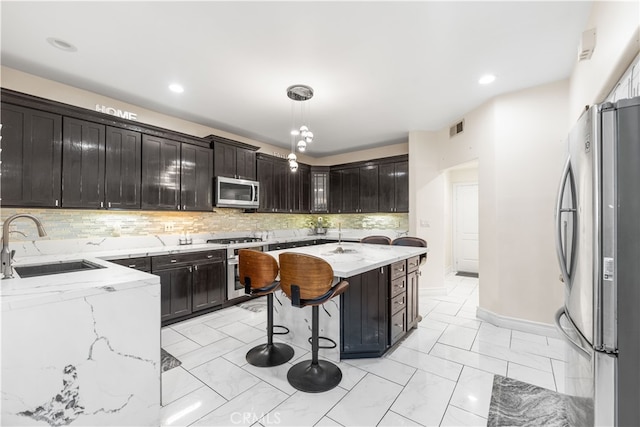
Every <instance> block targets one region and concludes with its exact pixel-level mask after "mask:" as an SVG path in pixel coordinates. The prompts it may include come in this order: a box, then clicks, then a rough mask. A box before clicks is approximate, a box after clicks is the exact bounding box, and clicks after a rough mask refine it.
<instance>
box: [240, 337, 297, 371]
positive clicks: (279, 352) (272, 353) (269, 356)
mask: <svg viewBox="0 0 640 427" xmlns="http://www.w3.org/2000/svg"><path fill="white" fill-rule="evenodd" d="M292 357H293V348H291V346H288V345H287V344H283V343H280V342H276V343H273V344H260V345H257V346H255V347H253V348H252V349H251V350H249V351H248V352H247V356H246V358H247V362H249V364H251V365H253V366H259V367H261V368H266V367H269V366H278V365H282V364H283V363H287V362H288V361H289V360H291V358H292Z"/></svg>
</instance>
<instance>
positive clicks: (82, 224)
mask: <svg viewBox="0 0 640 427" xmlns="http://www.w3.org/2000/svg"><path fill="white" fill-rule="evenodd" d="M17 213H29V214H32V215H35V216H36V217H37V218H38V219H40V221H42V224H43V225H44V228H45V230H46V231H47V235H48V236H49V238H50V239H56V240H60V239H78V238H87V237H89V238H93V237H118V236H126V237H131V236H147V235H151V234H179V233H182V232H188V233H192V234H196V233H226V232H235V231H247V232H255V231H267V230H286V229H301V228H306V227H307V226H308V223H309V222H310V221H312V220H314V219H316V218H317V217H319V216H321V217H323V218H325V219H327V220H328V221H329V224H330V227H329V228H338V226H339V225H340V226H341V227H342V228H343V229H397V230H407V229H408V228H409V215H408V214H406V213H396V214H388V213H384V214H383V213H380V214H339V215H338V214H336V215H333V214H313V215H312V214H265V213H245V212H243V211H242V210H241V209H228V208H216V209H215V210H214V211H213V212H156V211H107V210H84V209H31V208H2V210H1V211H0V219H1V220H2V222H3V223H4V221H5V220H6V219H7V218H8V217H10V216H11V215H14V214H17ZM10 231H11V240H14V241H15V240H33V239H37V238H38V237H37V236H38V234H37V230H36V227H35V225H34V224H33V222H31V221H29V220H24V219H18V220H16V221H14V222H13V223H12V224H11V229H10Z"/></svg>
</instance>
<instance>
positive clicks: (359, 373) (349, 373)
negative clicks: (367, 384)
mask: <svg viewBox="0 0 640 427" xmlns="http://www.w3.org/2000/svg"><path fill="white" fill-rule="evenodd" d="M336 365H338V368H340V371H342V381H340V385H339V387H341V388H343V389H345V390H351V389H353V387H355V386H356V384H358V383H359V382H360V381H362V379H363V378H364V377H365V375H367V371H364V370H362V369H360V368H356V367H355V366H353V365H349V364H348V363H345V362H344V361H341V362H338V363H336Z"/></svg>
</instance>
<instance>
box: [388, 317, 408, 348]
mask: <svg viewBox="0 0 640 427" xmlns="http://www.w3.org/2000/svg"><path fill="white" fill-rule="evenodd" d="M406 331H407V312H406V311H399V312H397V313H396V314H394V315H393V316H391V328H390V337H391V345H393V344H395V343H396V342H397V341H398V340H399V339H400V338H402V337H403V336H404V334H405V332H406Z"/></svg>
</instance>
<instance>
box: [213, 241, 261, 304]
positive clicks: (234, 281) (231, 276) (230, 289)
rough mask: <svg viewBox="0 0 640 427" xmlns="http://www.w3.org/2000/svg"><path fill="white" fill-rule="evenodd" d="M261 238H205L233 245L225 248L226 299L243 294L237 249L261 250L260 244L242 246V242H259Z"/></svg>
mask: <svg viewBox="0 0 640 427" xmlns="http://www.w3.org/2000/svg"><path fill="white" fill-rule="evenodd" d="M261 241H262V239H259V238H255V237H232V238H226V239H212V240H207V243H219V244H223V245H233V247H229V248H227V300H232V299H235V298H240V297H242V296H245V293H244V286H242V285H241V284H240V274H239V269H238V251H239V250H240V249H253V250H256V251H261V252H262V251H263V250H264V248H263V247H262V246H255V245H247V246H242V245H241V244H242V243H255V242H261Z"/></svg>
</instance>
